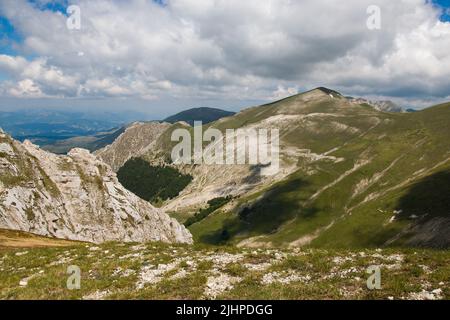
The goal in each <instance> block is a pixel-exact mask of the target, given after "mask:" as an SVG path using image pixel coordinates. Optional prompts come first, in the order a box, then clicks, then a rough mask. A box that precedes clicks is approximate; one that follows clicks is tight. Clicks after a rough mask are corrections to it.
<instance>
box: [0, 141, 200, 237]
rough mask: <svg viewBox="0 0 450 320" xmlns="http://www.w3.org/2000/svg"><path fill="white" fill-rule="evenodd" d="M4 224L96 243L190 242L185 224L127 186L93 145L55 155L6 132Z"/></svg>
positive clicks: (0, 198)
mask: <svg viewBox="0 0 450 320" xmlns="http://www.w3.org/2000/svg"><path fill="white" fill-rule="evenodd" d="M0 228H4V229H12V230H22V231H27V232H32V233H35V234H39V235H44V236H52V237H58V238H64V239H71V240H80V241H90V242H97V243H100V242H104V241H125V242H146V241H163V242H180V243H192V236H191V234H190V233H189V231H187V230H186V229H185V228H184V226H182V225H180V224H179V223H178V222H177V221H176V220H174V219H172V218H170V217H169V216H168V215H167V214H165V213H164V212H163V211H162V210H160V209H157V208H154V207H153V206H152V205H151V204H149V203H148V202H146V201H144V200H142V199H140V198H138V197H136V196H135V195H134V194H132V193H130V192H129V191H127V190H126V189H125V188H124V187H122V185H121V184H120V183H119V182H118V181H117V178H116V174H115V173H114V172H113V170H112V169H111V168H110V167H109V166H108V165H106V164H105V163H104V162H102V161H101V160H99V159H98V158H96V157H95V156H94V155H92V154H90V153H89V151H87V150H84V149H73V150H72V151H71V152H69V154H68V155H67V156H60V155H55V154H52V153H49V152H46V151H43V150H41V149H40V148H39V147H37V146H35V145H33V144H32V143H30V142H28V141H26V142H24V143H23V144H22V143H20V142H18V141H15V140H13V139H11V138H10V137H9V136H7V135H6V134H4V133H3V132H2V133H0Z"/></svg>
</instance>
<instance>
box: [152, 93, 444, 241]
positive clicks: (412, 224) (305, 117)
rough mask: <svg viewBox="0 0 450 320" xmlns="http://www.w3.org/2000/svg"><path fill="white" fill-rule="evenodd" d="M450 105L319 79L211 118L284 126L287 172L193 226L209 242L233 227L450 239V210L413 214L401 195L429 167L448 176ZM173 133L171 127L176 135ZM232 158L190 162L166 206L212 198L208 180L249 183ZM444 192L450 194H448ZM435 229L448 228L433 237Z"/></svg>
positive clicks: (268, 237) (294, 236)
mask: <svg viewBox="0 0 450 320" xmlns="http://www.w3.org/2000/svg"><path fill="white" fill-rule="evenodd" d="M449 106H450V105H449V104H443V105H440V106H436V107H432V108H429V109H426V110H423V111H420V112H415V113H390V112H381V111H378V110H375V109H374V108H372V107H369V106H366V105H364V104H363V105H358V104H355V103H350V102H349V101H348V99H346V98H345V97H343V96H342V95H340V94H338V93H336V92H335V91H332V90H330V91H326V90H323V89H321V88H319V89H316V90H312V91H309V92H306V93H304V94H299V95H295V96H292V97H288V98H286V99H283V100H281V101H277V102H274V103H271V104H267V105H263V106H259V107H252V108H249V109H245V110H243V111H241V112H239V113H237V114H236V115H234V116H232V117H227V118H223V119H220V120H218V121H216V122H213V123H210V124H208V125H206V126H205V128H204V129H206V128H208V127H215V128H218V129H220V130H223V131H224V130H225V129H229V128H246V127H247V128H278V129H280V139H281V159H282V170H285V172H286V173H287V174H286V175H285V176H281V177H280V178H279V179H278V178H277V179H275V180H269V181H259V182H257V183H256V184H253V185H249V188H248V189H246V190H244V191H238V192H236V193H237V194H238V195H239V199H237V200H236V201H233V205H232V206H231V207H227V208H226V210H223V209H221V210H219V211H217V213H215V214H211V215H209V216H208V217H207V218H205V219H203V220H202V221H200V222H199V223H196V224H194V225H192V226H191V227H190V230H191V232H192V233H193V235H194V237H195V238H196V240H197V241H200V242H206V243H223V242H224V239H222V236H223V235H225V236H226V238H227V239H226V241H225V242H226V243H234V244H239V245H246V246H277V245H290V246H303V245H312V246H320V247H322V246H325V247H328V246H339V247H346V246H350V247H352V246H356V247H362V246H380V245H393V244H395V243H397V244H404V245H425V246H437V247H442V246H444V247H447V246H448V245H449V243H450V239H449V236H448V232H445V230H447V229H446V228H447V227H446V226H447V225H448V224H447V222H446V221H447V219H448V218H449V217H448V214H447V215H446V214H445V213H443V214H442V215H443V216H442V215H437V216H438V217H440V218H442V219H444V220H445V221H440V223H438V221H437V220H436V217H435V214H434V213H433V214H429V215H427V217H428V218H423V217H422V216H419V215H417V212H416V213H413V212H412V213H411V214H409V212H407V211H410V210H409V209H408V208H409V207H408V205H407V204H406V205H405V201H403V202H402V201H401V199H408V194H409V192H412V191H411V190H412V189H413V188H414V186H415V185H417V184H420V183H421V181H423V180H424V179H426V178H427V177H429V176H431V175H433V174H438V173H439V172H443V176H444V177H445V176H446V175H445V172H447V171H448V170H449V167H448V161H449V158H450V143H449V141H450V139H449V137H450V132H449V130H448V129H447V128H448V126H447V124H448V123H449V122H450V107H449ZM169 133H170V130H168V132H167V133H165V134H164V136H166V139H167V137H169V136H170V134H169ZM162 137H163V135H162V136H161V137H160V138H162ZM165 144H166V145H170V143H165ZM160 145H164V143H160ZM152 152H153V151H152V150H150V151H149V152H148V153H147V157H148V158H151V155H152ZM223 167H224V168H213V169H212V168H207V167H205V166H195V167H192V166H184V167H183V168H181V170H184V171H183V172H185V173H190V174H192V175H193V176H194V181H193V183H192V184H191V186H190V187H189V186H188V188H187V189H186V190H184V191H183V192H182V194H181V196H180V197H179V199H178V201H177V199H175V201H173V203H174V204H173V205H172V204H171V203H169V204H168V205H167V206H166V208H167V209H169V210H171V208H175V207H176V208H177V210H178V211H179V210H180V209H179V208H180V206H182V204H183V203H192V202H195V199H200V200H201V199H203V198H202V197H203V196H204V194H205V192H202V190H209V191H210V190H215V191H214V192H211V198H214V197H218V196H226V195H228V194H232V195H236V193H233V192H235V191H236V189H237V188H236V187H232V186H233V183H234V185H235V186H240V187H241V186H242V185H241V183H243V182H242V181H244V179H242V180H240V182H239V179H240V177H239V175H238V173H239V172H240V173H243V172H244V171H245V170H244V169H243V168H240V169H238V168H235V167H233V166H223ZM239 170H241V171H239ZM242 170H244V171H242ZM222 173H223V174H222ZM235 174H236V175H235ZM243 174H248V171H245V172H244V173H243ZM228 177H231V178H229V179H228ZM213 180H214V181H213ZM230 180H232V181H230ZM425 181H426V180H425ZM220 185H222V186H223V188H222V189H220ZM243 189H244V188H243ZM233 190H234V191H233ZM209 191H208V192H209ZM430 196H434V195H433V194H431V195H430ZM211 198H210V199H211ZM436 199H439V201H441V202H442V201H447V200H446V199H445V197H443V196H442V195H436ZM206 200H208V199H206V198H205V200H204V202H205V201H206ZM204 202H203V203H204ZM443 207H444V208H445V207H446V206H445V205H443ZM402 210H403V211H402ZM399 211H401V212H403V213H402V214H399V213H396V212H399ZM243 212H244V213H243ZM176 215H179V214H178V213H177V214H176ZM415 216H417V217H415ZM404 217H407V218H404ZM410 217H412V218H410ZM444 222H445V223H444ZM436 225H437V227H436ZM436 228H437V229H436ZM430 230H435V231H434V232H431V231H430ZM430 232H431V233H435V234H439V235H440V236H438V237H437V238H433V236H432V235H430Z"/></svg>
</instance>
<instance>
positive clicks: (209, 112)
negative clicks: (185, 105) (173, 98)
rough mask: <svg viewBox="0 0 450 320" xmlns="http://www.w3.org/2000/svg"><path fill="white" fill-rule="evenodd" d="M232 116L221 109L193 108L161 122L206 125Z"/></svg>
mask: <svg viewBox="0 0 450 320" xmlns="http://www.w3.org/2000/svg"><path fill="white" fill-rule="evenodd" d="M232 115H234V112H230V111H225V110H221V109H215V108H193V109H188V110H185V111H182V112H180V113H177V114H175V115H173V116H170V117H168V118H166V119H164V120H163V121H164V122H168V123H176V122H182V121H183V122H186V123H188V124H189V125H191V126H193V125H194V121H202V122H203V124H207V123H210V122H214V121H216V120H219V119H221V118H225V117H229V116H232Z"/></svg>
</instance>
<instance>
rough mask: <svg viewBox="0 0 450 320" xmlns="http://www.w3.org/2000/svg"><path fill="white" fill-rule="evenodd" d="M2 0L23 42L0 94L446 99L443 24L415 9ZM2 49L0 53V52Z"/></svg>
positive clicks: (0, 68)
mask: <svg viewBox="0 0 450 320" xmlns="http://www.w3.org/2000/svg"><path fill="white" fill-rule="evenodd" d="M45 3H46V1H43V0H40V1H38V2H36V1H35V2H34V3H30V2H28V1H25V0H4V1H1V3H0V15H1V16H3V17H5V18H6V19H8V20H9V22H10V23H11V24H12V25H13V26H14V28H15V30H16V31H17V32H18V33H19V34H20V35H21V38H22V41H21V42H20V43H16V50H17V55H11V54H9V55H8V54H0V72H1V73H2V74H6V77H4V80H3V81H1V82H0V95H1V96H4V97H18V98H39V97H47V98H49V97H53V98H54V97H57V98H129V97H133V98H141V99H150V100H164V99H165V98H167V97H175V98H179V99H191V100H192V99H225V100H251V99H253V100H264V99H275V98H280V97H283V96H286V95H290V94H292V93H295V92H297V91H301V90H303V89H306V88H311V87H315V86H319V85H325V86H329V87H332V88H335V89H338V90H341V91H343V92H345V93H351V94H355V95H362V96H371V97H373V96H380V97H390V98H393V99H394V100H395V99H396V100H398V101H402V102H404V103H405V104H409V105H414V104H422V103H426V102H428V101H429V102H432V101H433V102H434V101H440V100H445V99H449V100H450V97H449V95H450V92H449V88H450V51H449V50H448V48H450V23H444V22H441V21H439V16H440V12H439V10H438V9H437V8H435V7H433V6H432V5H431V4H428V3H426V2H425V1H421V0H401V1H391V0H378V1H377V5H378V6H379V7H380V9H381V29H380V30H369V29H368V28H367V26H366V21H367V19H368V14H367V12H366V10H367V7H368V6H369V5H371V4H373V1H365V0H346V1H345V4H344V3H343V2H342V1H339V0H335V1H333V0H332V1H317V0H303V1H294V0H267V1H261V0H246V1H235V0H168V1H166V2H164V3H163V4H162V5H161V3H156V2H154V1H150V0H131V1H119V0H118V1H109V0H96V1H89V0H79V1H73V2H72V3H73V4H76V5H78V6H79V7H80V9H81V29H80V30H69V29H68V28H67V26H66V20H67V16H66V15H64V14H62V13H61V12H55V11H52V10H45V9H43V6H45ZM0 52H1V51H0Z"/></svg>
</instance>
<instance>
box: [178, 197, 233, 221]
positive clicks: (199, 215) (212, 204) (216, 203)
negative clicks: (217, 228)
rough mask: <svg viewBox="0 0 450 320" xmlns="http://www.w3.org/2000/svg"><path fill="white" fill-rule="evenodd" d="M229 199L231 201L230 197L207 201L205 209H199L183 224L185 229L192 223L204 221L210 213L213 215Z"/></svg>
mask: <svg viewBox="0 0 450 320" xmlns="http://www.w3.org/2000/svg"><path fill="white" fill-rule="evenodd" d="M231 199H232V197H231V196H228V197H220V198H214V199H211V200H209V201H208V203H207V207H206V208H202V209H200V210H199V211H198V212H196V213H195V214H194V215H193V216H192V217H189V218H188V219H187V220H186V221H185V222H184V225H185V226H186V227H189V226H191V225H193V224H194V223H197V222H199V221H201V220H203V219H205V218H206V217H207V216H209V215H210V214H211V213H213V212H214V211H216V210H217V209H219V208H221V207H223V206H224V205H225V204H227V203H228V202H230V200H231Z"/></svg>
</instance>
